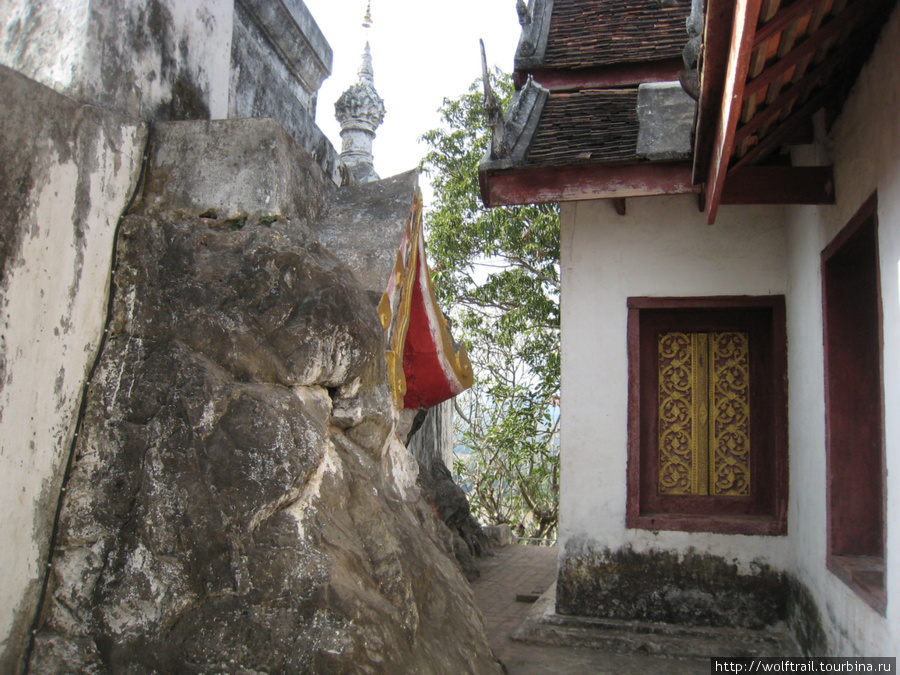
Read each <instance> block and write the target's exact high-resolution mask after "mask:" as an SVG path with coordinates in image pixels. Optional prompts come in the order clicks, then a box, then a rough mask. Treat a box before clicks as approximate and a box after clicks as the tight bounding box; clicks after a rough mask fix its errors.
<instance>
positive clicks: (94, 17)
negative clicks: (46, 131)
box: [0, 0, 233, 120]
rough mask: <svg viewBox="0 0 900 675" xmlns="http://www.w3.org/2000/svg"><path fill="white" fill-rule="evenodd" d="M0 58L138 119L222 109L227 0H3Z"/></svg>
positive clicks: (227, 57) (214, 114)
mask: <svg viewBox="0 0 900 675" xmlns="http://www.w3.org/2000/svg"><path fill="white" fill-rule="evenodd" d="M5 4H6V5H7V7H5V8H4V11H3V12H0V14H2V15H3V16H4V17H5V18H6V17H8V20H7V21H6V25H5V26H4V33H3V35H2V37H3V39H2V40H0V45H2V51H0V63H2V64H4V65H7V66H9V67H11V68H13V69H15V70H18V71H19V72H21V73H23V74H25V75H27V76H28V77H31V78H33V79H35V80H37V81H38V82H42V83H43V84H46V85H47V86H50V87H53V88H54V89H56V90H57V91H59V92H60V93H63V94H66V95H68V96H71V97H72V98H74V99H76V100H78V101H81V102H84V103H90V104H91V105H96V106H98V107H101V108H106V109H108V110H112V111H115V112H119V113H123V114H127V115H133V116H135V117H141V118H144V119H158V120H169V119H198V118H200V119H202V118H221V117H225V116H226V115H227V113H228V86H229V72H230V63H231V34H232V17H233V0H212V1H209V2H200V1H199V0H146V1H145V0H125V1H123V0H75V1H73V2H66V3H61V2H29V1H28V0H5Z"/></svg>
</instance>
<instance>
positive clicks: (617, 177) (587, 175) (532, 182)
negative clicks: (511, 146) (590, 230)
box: [479, 162, 700, 207]
mask: <svg viewBox="0 0 900 675" xmlns="http://www.w3.org/2000/svg"><path fill="white" fill-rule="evenodd" d="M479 181H480V183H481V198H482V201H484V204H485V206H488V207H492V206H512V205H514V204H543V203H547V202H571V201H579V200H582V199H612V198H620V199H621V198H624V197H643V196H650V195H672V194H689V193H697V192H699V191H700V187H699V186H696V185H694V184H693V183H692V182H691V164H690V162H665V163H658V164H649V163H644V164H606V165H593V166H583V167H564V168H556V169H553V168H551V169H533V170H524V169H520V170H515V171H508V172H502V173H501V172H497V173H489V172H481V173H480V174H479Z"/></svg>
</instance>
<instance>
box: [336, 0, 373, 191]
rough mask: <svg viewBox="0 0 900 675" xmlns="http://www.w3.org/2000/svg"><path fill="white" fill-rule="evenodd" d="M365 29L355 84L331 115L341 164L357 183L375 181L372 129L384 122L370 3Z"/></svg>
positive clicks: (367, 7)
mask: <svg viewBox="0 0 900 675" xmlns="http://www.w3.org/2000/svg"><path fill="white" fill-rule="evenodd" d="M362 25H363V27H364V28H365V29H366V46H365V49H364V50H363V53H362V61H361V63H360V65H359V70H357V71H356V82H355V83H354V84H352V85H350V87H349V88H348V89H347V90H346V91H345V92H344V93H343V94H341V97H340V98H339V99H338V100H337V103H335V104H334V113H335V117H336V118H337V120H338V122H340V124H341V146H342V147H341V162H343V164H344V165H345V166H346V167H347V169H348V170H349V171H350V174H351V175H352V176H353V177H354V178H355V180H356V181H357V182H360V183H368V182H369V181H373V180H378V174H377V173H375V166H374V156H373V154H372V141H373V140H375V129H377V128H378V127H379V126H380V125H381V123H382V121H384V115H385V112H386V110H385V107H384V101H383V100H382V99H381V97H380V96H379V95H378V92H377V91H376V90H375V70H374V68H373V67H372V50H371V48H370V47H369V40H368V32H369V29H370V28H371V27H372V3H371V0H370V1H369V2H368V4H367V5H366V14H365V17H363V23H362Z"/></svg>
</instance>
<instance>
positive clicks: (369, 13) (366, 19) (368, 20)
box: [362, 0, 372, 30]
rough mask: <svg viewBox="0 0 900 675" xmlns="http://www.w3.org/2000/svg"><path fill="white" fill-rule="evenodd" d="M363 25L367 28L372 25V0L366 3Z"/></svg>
mask: <svg viewBox="0 0 900 675" xmlns="http://www.w3.org/2000/svg"><path fill="white" fill-rule="evenodd" d="M362 25H363V28H365V29H366V30H368V29H369V28H371V27H372V0H369V2H367V3H366V15H365V16H364V17H363V22H362Z"/></svg>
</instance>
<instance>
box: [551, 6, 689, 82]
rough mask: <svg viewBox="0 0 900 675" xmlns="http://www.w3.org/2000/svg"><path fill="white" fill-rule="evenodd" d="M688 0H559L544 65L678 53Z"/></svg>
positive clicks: (586, 63)
mask: <svg viewBox="0 0 900 675" xmlns="http://www.w3.org/2000/svg"><path fill="white" fill-rule="evenodd" d="M689 13H690V2H689V1H688V0H677V4H674V6H671V7H668V6H667V7H661V6H660V1H659V0H556V2H555V3H554V6H553V18H552V21H551V23H550V34H549V36H548V40H547V50H546V53H545V57H544V66H545V67H548V68H585V67H591V66H602V65H611V64H615V63H628V62H637V61H654V60H661V59H668V58H673V57H678V56H680V55H681V50H682V48H683V47H684V45H685V44H686V43H687V41H688V34H687V30H686V28H685V20H686V19H687V16H688V14H689Z"/></svg>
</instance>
